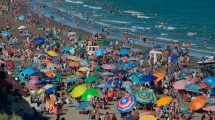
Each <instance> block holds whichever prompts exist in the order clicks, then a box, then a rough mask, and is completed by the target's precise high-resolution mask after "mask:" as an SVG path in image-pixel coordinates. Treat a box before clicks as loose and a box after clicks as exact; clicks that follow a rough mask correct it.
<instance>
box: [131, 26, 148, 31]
mask: <svg viewBox="0 0 215 120" xmlns="http://www.w3.org/2000/svg"><path fill="white" fill-rule="evenodd" d="M131 28H135V29H139V30H143V29H144V27H138V26H131ZM150 29H151V28H148V27H146V30H150Z"/></svg>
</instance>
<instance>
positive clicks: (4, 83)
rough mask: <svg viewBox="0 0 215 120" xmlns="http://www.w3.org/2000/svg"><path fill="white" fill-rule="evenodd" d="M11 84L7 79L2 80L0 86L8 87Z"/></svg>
mask: <svg viewBox="0 0 215 120" xmlns="http://www.w3.org/2000/svg"><path fill="white" fill-rule="evenodd" d="M10 85H11V84H10V83H9V82H7V81H6V80H0V87H7V86H10Z"/></svg>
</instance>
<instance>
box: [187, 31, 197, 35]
mask: <svg viewBox="0 0 215 120" xmlns="http://www.w3.org/2000/svg"><path fill="white" fill-rule="evenodd" d="M187 35H189V36H193V35H195V33H193V32H188V33H187Z"/></svg>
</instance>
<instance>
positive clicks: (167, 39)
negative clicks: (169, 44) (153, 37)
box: [157, 37, 172, 41]
mask: <svg viewBox="0 0 215 120" xmlns="http://www.w3.org/2000/svg"><path fill="white" fill-rule="evenodd" d="M157 39H161V40H164V41H172V39H169V38H162V37H158V38H157Z"/></svg>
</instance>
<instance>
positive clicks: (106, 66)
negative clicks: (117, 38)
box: [102, 64, 116, 69]
mask: <svg viewBox="0 0 215 120" xmlns="http://www.w3.org/2000/svg"><path fill="white" fill-rule="evenodd" d="M102 68H104V69H116V64H103V65H102Z"/></svg>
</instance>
